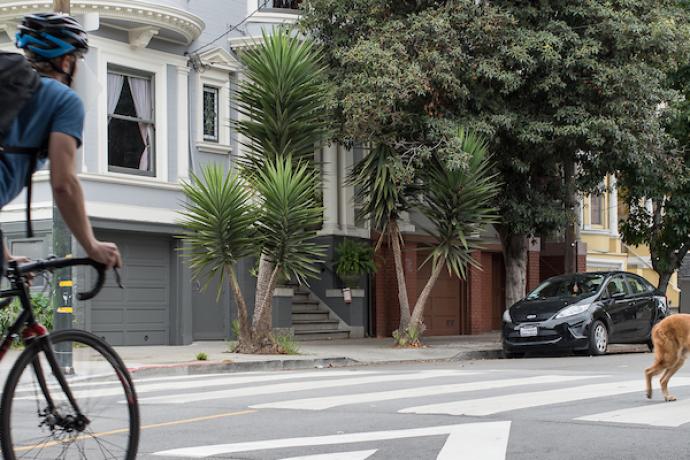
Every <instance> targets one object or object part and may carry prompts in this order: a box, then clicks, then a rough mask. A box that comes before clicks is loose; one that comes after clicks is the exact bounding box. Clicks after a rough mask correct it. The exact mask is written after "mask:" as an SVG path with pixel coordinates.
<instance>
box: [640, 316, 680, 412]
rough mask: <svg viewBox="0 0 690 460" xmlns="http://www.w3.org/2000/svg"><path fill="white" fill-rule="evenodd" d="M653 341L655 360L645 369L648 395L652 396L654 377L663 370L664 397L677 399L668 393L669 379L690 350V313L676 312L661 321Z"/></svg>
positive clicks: (655, 328) (655, 330) (655, 327)
mask: <svg viewBox="0 0 690 460" xmlns="http://www.w3.org/2000/svg"><path fill="white" fill-rule="evenodd" d="M652 342H653V343H654V354H655V361H654V364H653V365H652V367H650V368H648V369H645V371H644V376H645V379H646V383H647V397H648V398H651V397H652V377H654V376H655V375H657V374H660V373H661V372H663V373H664V374H663V375H662V376H661V380H660V383H661V391H662V393H663V394H664V399H665V400H666V401H675V400H676V397H675V396H673V395H670V394H669V393H668V381H669V380H671V377H673V374H675V373H676V372H678V369H680V368H681V366H682V365H683V363H684V362H685V355H686V354H687V353H688V351H689V350H690V315H688V314H676V315H671V316H669V317H667V318H665V319H663V320H662V321H660V322H659V323H658V324H657V325H656V326H654V328H653V329H652Z"/></svg>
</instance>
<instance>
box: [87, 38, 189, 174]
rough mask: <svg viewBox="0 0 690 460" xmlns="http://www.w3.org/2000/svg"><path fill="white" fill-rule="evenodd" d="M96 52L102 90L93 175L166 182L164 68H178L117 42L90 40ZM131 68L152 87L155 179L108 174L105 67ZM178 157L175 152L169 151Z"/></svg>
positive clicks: (166, 58)
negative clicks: (92, 41)
mask: <svg viewBox="0 0 690 460" xmlns="http://www.w3.org/2000/svg"><path fill="white" fill-rule="evenodd" d="M94 42H95V44H96V45H97V46H95V48H97V52H98V57H97V58H98V71H97V73H98V80H99V81H100V82H101V85H102V86H103V87H104V89H103V90H102V91H101V95H100V99H99V113H101V114H104V115H103V116H99V117H98V133H99V134H98V145H99V146H100V148H99V151H100V152H99V157H98V167H97V173H98V174H101V175H104V176H111V177H120V178H136V179H137V180H138V181H141V182H147V181H150V182H167V181H168V162H169V160H170V158H169V155H170V152H169V150H168V131H169V130H168V126H167V123H168V117H167V115H166V114H167V113H168V100H167V95H168V81H167V79H168V72H167V65H168V64H172V65H180V64H182V63H183V61H182V60H180V62H176V61H175V59H174V58H175V56H173V55H170V54H169V53H162V52H159V51H154V50H149V49H140V50H132V49H131V48H130V47H129V46H128V45H127V44H125V43H117V42H113V41H112V40H105V39H103V40H99V39H97V38H96V39H95V40H94ZM109 67H115V68H122V69H132V70H133V71H135V72H141V73H143V74H149V75H151V81H152V86H153V107H154V112H153V113H154V120H156V121H157V123H156V127H155V130H154V140H153V142H152V143H153V144H154V145H155V146H156V154H155V157H154V171H155V176H148V175H138V174H130V173H126V172H117V171H109V170H108V169H109V168H108V115H107V112H108V94H107V91H106V90H105V85H106V84H107V83H106V82H107V81H108V76H107V75H108V68H109ZM173 154H179V152H173Z"/></svg>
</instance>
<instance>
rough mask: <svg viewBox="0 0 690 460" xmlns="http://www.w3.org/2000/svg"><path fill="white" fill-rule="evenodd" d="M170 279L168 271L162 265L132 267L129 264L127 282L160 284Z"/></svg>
mask: <svg viewBox="0 0 690 460" xmlns="http://www.w3.org/2000/svg"><path fill="white" fill-rule="evenodd" d="M167 279H168V273H167V271H166V270H161V265H160V264H159V265H132V264H131V263H128V264H127V278H126V280H127V282H128V283H135V284H150V283H154V284H160V283H162V282H165V281H166V280H167Z"/></svg>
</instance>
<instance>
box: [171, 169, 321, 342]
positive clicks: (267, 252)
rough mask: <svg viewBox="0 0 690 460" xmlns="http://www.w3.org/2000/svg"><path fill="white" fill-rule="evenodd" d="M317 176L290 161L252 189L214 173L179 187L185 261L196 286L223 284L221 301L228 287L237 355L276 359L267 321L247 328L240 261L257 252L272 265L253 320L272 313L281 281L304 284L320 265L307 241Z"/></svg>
mask: <svg viewBox="0 0 690 460" xmlns="http://www.w3.org/2000/svg"><path fill="white" fill-rule="evenodd" d="M318 184H319V182H318V175H317V173H316V171H315V170H314V168H313V167H311V166H310V165H309V164H307V163H304V162H303V163H299V164H298V165H296V166H294V165H293V164H292V159H291V158H290V157H289V156H288V157H285V158H277V159H276V160H275V161H273V160H272V161H268V162H267V163H266V164H265V165H264V168H263V169H262V170H260V171H258V172H257V174H256V175H254V176H252V181H251V182H246V181H244V180H243V179H242V178H241V177H239V176H237V175H235V174H233V173H230V174H228V175H225V173H224V172H223V170H222V168H220V167H219V166H209V167H206V168H204V169H203V174H202V178H199V177H197V176H195V175H192V178H191V182H190V183H186V184H184V185H183V189H184V193H185V195H186V196H187V203H186V204H185V205H184V206H185V211H184V212H183V216H184V219H183V221H182V222H181V225H182V227H183V228H184V229H185V231H184V233H183V235H182V236H181V237H182V238H183V239H184V240H186V241H187V243H188V245H187V250H186V251H185V252H184V255H185V256H186V257H187V258H188V260H189V262H190V265H191V267H192V274H193V276H194V278H195V279H204V280H205V284H204V286H205V287H207V286H208V285H209V283H210V282H211V281H212V280H214V279H220V283H219V289H218V296H219V297H220V293H221V290H222V286H223V285H224V284H225V281H228V282H229V284H230V288H231V289H232V292H233V295H234V297H235V301H236V303H237V308H238V315H237V316H238V320H239V323H240V337H239V345H238V347H237V351H239V352H242V353H254V352H275V351H279V350H277V349H276V344H275V342H274V340H273V337H272V335H271V322H270V316H269V317H268V320H265V319H263V320H262V321H263V322H260V323H259V324H260V326H261V327H252V324H251V322H250V320H249V314H248V309H247V304H246V302H245V299H244V297H243V295H242V291H241V289H240V287H239V284H238V282H237V274H236V272H235V265H236V264H237V262H238V261H239V259H241V258H243V257H248V256H257V255H258V254H259V252H261V253H262V254H263V255H264V256H265V257H266V258H267V260H268V261H270V263H271V266H272V267H273V268H272V271H271V273H270V276H269V281H268V285H269V288H268V290H267V291H266V293H265V294H264V296H263V297H262V298H261V299H260V302H261V303H260V304H257V305H255V309H254V317H255V318H256V316H257V315H258V314H259V312H261V311H264V312H265V311H270V309H269V308H268V307H267V304H270V303H271V302H272V301H273V295H272V293H273V290H274V289H275V286H276V281H277V279H278V276H279V275H280V273H285V274H286V275H288V276H290V277H291V278H293V279H295V280H298V281H300V282H304V281H305V280H306V278H307V277H309V276H313V275H316V274H317V273H318V269H317V268H316V263H317V261H318V260H319V259H320V258H322V257H323V252H324V248H323V247H322V246H320V245H317V244H315V243H313V242H312V241H311V240H312V239H313V238H314V237H315V236H316V230H314V228H315V224H316V223H318V222H320V221H321V216H322V213H323V209H322V208H321V207H320V206H318V204H317V203H316V202H315V201H314V190H315V189H316V187H317V186H318Z"/></svg>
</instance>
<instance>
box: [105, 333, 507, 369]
mask: <svg viewBox="0 0 690 460" xmlns="http://www.w3.org/2000/svg"><path fill="white" fill-rule="evenodd" d="M298 344H299V354H298V355H247V354H239V353H230V352H228V344H227V343H226V342H218V341H216V342H194V343H193V344H191V345H185V346H151V347H146V346H144V347H116V350H117V352H118V354H119V355H120V356H121V357H122V359H123V360H124V361H125V363H126V364H127V367H128V368H129V369H130V371H131V372H132V373H134V374H137V375H144V374H172V375H180V374H197V373H207V372H234V371H259V370H271V369H303V368H314V367H342V366H352V365H367V364H382V363H400V362H412V361H421V362H424V361H427V362H428V361H454V360H465V359H496V358H500V357H501V340H500V334H499V333H498V332H495V333H488V334H480V335H472V336H452V337H428V338H425V339H424V344H425V348H419V349H400V348H395V347H393V339H392V338H383V339H377V338H367V339H342V340H328V341H313V342H309V341H308V342H298ZM202 352H203V353H206V355H207V356H208V360H206V361H198V360H196V355H197V354H198V353H202Z"/></svg>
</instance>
